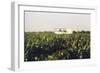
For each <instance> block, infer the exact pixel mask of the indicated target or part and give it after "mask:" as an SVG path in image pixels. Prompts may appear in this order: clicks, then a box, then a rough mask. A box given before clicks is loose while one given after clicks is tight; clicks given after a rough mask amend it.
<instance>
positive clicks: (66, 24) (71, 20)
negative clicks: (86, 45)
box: [25, 12, 90, 32]
mask: <svg viewBox="0 0 100 73" xmlns="http://www.w3.org/2000/svg"><path fill="white" fill-rule="evenodd" d="M57 28H64V29H70V30H85V31H87V30H90V15H89V14H69V13H49V12H25V32H33V31H55V30H56V29H57Z"/></svg>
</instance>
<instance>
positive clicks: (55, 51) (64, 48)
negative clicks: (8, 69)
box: [24, 32, 90, 61]
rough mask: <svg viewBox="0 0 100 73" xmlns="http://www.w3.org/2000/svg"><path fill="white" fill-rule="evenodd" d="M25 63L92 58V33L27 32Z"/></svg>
mask: <svg viewBox="0 0 100 73" xmlns="http://www.w3.org/2000/svg"><path fill="white" fill-rule="evenodd" d="M24 38H25V39H24V45H25V46H24V61H46V60H65V59H86V58H90V33H89V32H75V33H73V34H55V33H53V32H25V36H24Z"/></svg>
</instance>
